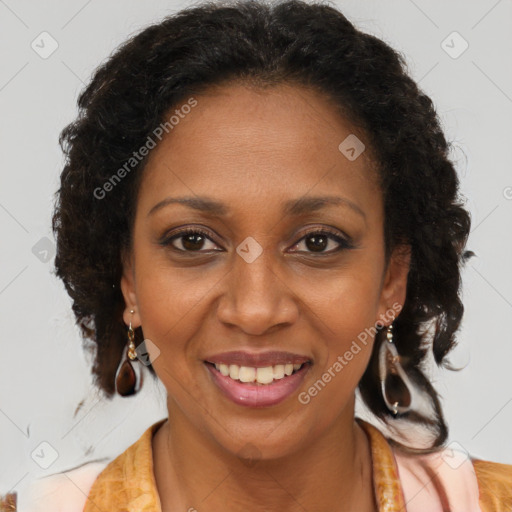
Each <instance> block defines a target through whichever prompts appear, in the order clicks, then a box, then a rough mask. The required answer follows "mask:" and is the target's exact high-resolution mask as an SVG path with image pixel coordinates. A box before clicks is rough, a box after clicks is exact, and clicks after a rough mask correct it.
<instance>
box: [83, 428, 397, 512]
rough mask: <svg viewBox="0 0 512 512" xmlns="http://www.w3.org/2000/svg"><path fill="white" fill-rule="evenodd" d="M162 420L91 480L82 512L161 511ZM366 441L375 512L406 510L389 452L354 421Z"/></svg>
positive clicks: (373, 432)
mask: <svg viewBox="0 0 512 512" xmlns="http://www.w3.org/2000/svg"><path fill="white" fill-rule="evenodd" d="M165 421H167V418H164V419H162V420H160V421H158V422H156V423H154V424H153V425H151V426H150V427H149V428H147V429H146V431H145V432H144V433H143V434H142V436H141V437H140V438H139V439H138V441H136V442H135V443H134V444H132V445H131V446H130V447H128V448H127V449H126V450H125V451H124V452H123V453H121V454H120V455H119V456H118V457H117V458H115V459H114V460H113V461H112V462H110V464H108V466H107V467H106V468H105V469H104V470H103V471H102V472H101V473H100V474H99V475H98V477H97V479H96V480H95V482H94V484H93V486H92V488H91V490H90V492H89V495H88V499H87V502H86V505H85V508H84V510H83V512H97V511H98V510H112V506H113V505H115V507H116V509H117V510H126V511H127V512H161V510H162V508H161V503H160V498H159V496H158V491H157V487H156V481H155V476H154V473H153V451H152V439H153V436H154V434H155V433H156V431H157V430H158V429H159V428H160V426H161V425H162V424H163V423H164V422H165ZM356 421H357V422H358V424H359V425H360V426H361V427H362V428H363V430H364V431H365V433H366V434H367V436H368V438H369V441H370V450H371V457H372V467H373V488H374V493H375V497H376V501H377V505H378V510H379V512H399V511H404V510H406V508H405V500H404V496H403V493H402V489H401V486H400V480H399V478H398V470H397V465H396V461H395V458H394V456H393V451H392V449H391V447H390V445H389V443H388V442H387V440H386V438H385V437H384V435H383V434H382V433H381V432H380V431H379V430H378V429H377V428H376V427H374V426H373V425H371V424H370V423H368V422H366V421H364V420H362V419H361V418H356Z"/></svg>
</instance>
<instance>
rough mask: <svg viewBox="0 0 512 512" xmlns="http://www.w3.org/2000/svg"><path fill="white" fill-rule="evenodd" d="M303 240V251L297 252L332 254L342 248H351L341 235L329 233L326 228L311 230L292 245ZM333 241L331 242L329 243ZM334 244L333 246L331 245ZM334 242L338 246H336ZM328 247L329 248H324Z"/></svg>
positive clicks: (297, 244) (296, 245)
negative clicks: (304, 248)
mask: <svg viewBox="0 0 512 512" xmlns="http://www.w3.org/2000/svg"><path fill="white" fill-rule="evenodd" d="M303 241H304V245H305V247H306V250H305V251H299V252H310V253H318V254H332V253H335V252H338V251H341V250H342V249H351V248H352V247H353V245H352V244H351V243H350V242H349V241H347V240H345V239H343V238H342V237H341V236H339V235H337V234H334V233H331V232H330V231H326V230H319V231H312V232H310V233H307V234H306V235H305V236H303V237H302V238H301V240H300V241H299V242H298V243H296V244H295V245H294V247H298V246H299V245H300V244H301V243H302V242H303ZM329 242H333V243H331V244H330V243H329ZM333 244H334V247H333ZM336 244H337V246H338V247H336ZM327 248H330V249H329V250H326V249H327Z"/></svg>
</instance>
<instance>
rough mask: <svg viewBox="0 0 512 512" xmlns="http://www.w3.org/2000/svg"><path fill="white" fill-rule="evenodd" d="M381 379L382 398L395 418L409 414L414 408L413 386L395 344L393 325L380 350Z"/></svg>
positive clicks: (389, 327)
mask: <svg viewBox="0 0 512 512" xmlns="http://www.w3.org/2000/svg"><path fill="white" fill-rule="evenodd" d="M379 379H380V387H381V391H382V397H383V398H384V402H385V403H386V406H387V408H388V409H389V410H390V411H391V413H392V414H393V416H397V414H398V413H400V414H404V413H406V412H408V411H409V410H410V408H411V406H412V397H413V386H412V384H411V382H410V380H409V377H408V376H407V374H406V373H405V370H404V369H403V367H402V365H401V364H400V356H399V355H398V352H397V350H396V346H395V344H394V343H393V324H391V325H389V326H388V328H387V332H386V339H385V340H384V341H383V342H382V343H381V346H380V349H379Z"/></svg>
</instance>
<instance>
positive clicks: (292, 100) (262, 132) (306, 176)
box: [141, 84, 376, 206]
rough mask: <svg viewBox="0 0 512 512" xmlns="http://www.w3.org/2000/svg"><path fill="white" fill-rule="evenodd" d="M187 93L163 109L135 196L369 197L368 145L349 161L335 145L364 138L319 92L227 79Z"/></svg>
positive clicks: (371, 185)
mask: <svg viewBox="0 0 512 512" xmlns="http://www.w3.org/2000/svg"><path fill="white" fill-rule="evenodd" d="M193 100H194V101H195V106H194V107H193V108H188V107H187V108H183V105H187V104H191V99H190V98H185V100H184V101H183V102H182V103H180V104H178V105H176V106H175V107H173V108H172V109H171V110H170V111H169V112H168V113H167V115H166V119H170V118H171V117H172V118H173V119H172V121H173V122H172V128H170V127H169V126H167V128H168V132H169V133H166V134H164V136H163V138H162V140H161V141H160V142H159V143H158V145H157V146H156V148H155V149H153V150H152V151H151V153H150V155H149V159H148V162H147V165H146V167H145V171H144V179H143V180H142V185H141V196H142V197H141V199H144V197H145V196H148V195H149V196H151V199H152V200H157V199H158V197H161V196H162V197H163V196H164V195H165V194H167V193H169V192H171V191H172V192H175V191H180V192H183V193H186V194H187V195H194V194H198V195H201V194H203V193H204V192H208V194H209V195H212V194H215V195H216V196H217V197H224V198H225V199H226V201H232V200H234V199H236V198H238V199H240V197H242V196H244V197H246V198H247V199H249V198H250V197H251V196H259V198H260V201H261V200H263V199H265V200H266V202H267V204H268V203H269V202H271V201H272V200H273V198H274V196H275V198H276V200H277V198H282V197H283V193H286V192H287V191H289V192H290V195H291V196H293V197H296V196H297V195H302V194H307V193H308V191H313V189H314V191H315V195H317V194H316V193H317V192H318V193H326V192H333V191H340V192H341V191H343V192H346V194H345V195H347V194H348V195H350V194H352V195H354V194H355V195H358V194H359V195H361V193H363V195H364V194H371V195H373V198H374V196H375V192H376V188H375V183H374V180H373V179H372V176H373V173H372V172H371V171H370V168H371V165H372V162H371V160H370V158H369V156H368V154H367V152H366V151H363V152H362V153H361V154H360V155H359V156H358V157H357V158H356V159H353V160H350V159H349V158H347V156H346V154H344V153H343V152H342V151H341V150H340V144H342V143H343V142H344V141H345V140H347V138H348V139H349V140H352V139H351V137H357V140H360V141H361V142H362V143H363V140H361V139H364V136H363V135H362V134H361V133H360V132H359V131H357V130H356V129H355V128H354V127H353V126H352V125H351V124H350V123H349V122H348V120H346V119H344V118H343V117H342V116H341V115H339V114H338V113H337V111H336V110H335V108H334V105H333V104H332V103H331V102H330V101H329V100H328V99H326V98H325V97H323V96H322V95H321V94H319V93H318V92H316V91H313V90H310V89H306V88H303V87H298V86H291V85H279V86H273V87H268V88H265V89H260V88H256V87H249V86H245V85H241V84H231V85H226V86H221V87H215V88H212V89H209V90H207V91H206V92H205V93H202V94H199V95H195V96H193ZM374 199H375V198H374ZM153 202H154V201H153ZM148 206H149V205H148Z"/></svg>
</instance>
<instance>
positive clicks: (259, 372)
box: [256, 366, 274, 384]
mask: <svg viewBox="0 0 512 512" xmlns="http://www.w3.org/2000/svg"><path fill="white" fill-rule="evenodd" d="M273 380H274V369H273V368H272V366H267V367H266V368H257V369H256V381H257V382H259V383H260V384H270V383H271V382H272V381H273Z"/></svg>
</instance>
